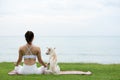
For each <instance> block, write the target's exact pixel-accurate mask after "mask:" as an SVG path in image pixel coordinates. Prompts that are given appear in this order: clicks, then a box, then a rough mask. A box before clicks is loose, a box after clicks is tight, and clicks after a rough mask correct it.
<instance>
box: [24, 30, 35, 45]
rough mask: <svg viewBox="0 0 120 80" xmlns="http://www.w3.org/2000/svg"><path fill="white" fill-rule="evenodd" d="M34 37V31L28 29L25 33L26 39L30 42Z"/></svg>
mask: <svg viewBox="0 0 120 80" xmlns="http://www.w3.org/2000/svg"><path fill="white" fill-rule="evenodd" d="M33 38H34V33H33V32H32V31H27V32H26V33H25V39H26V41H27V43H28V44H30V42H32V40H33Z"/></svg>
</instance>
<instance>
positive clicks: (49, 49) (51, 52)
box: [46, 48, 55, 55]
mask: <svg viewBox="0 0 120 80" xmlns="http://www.w3.org/2000/svg"><path fill="white" fill-rule="evenodd" d="M54 52H55V48H47V52H46V55H52V54H53V53H54Z"/></svg>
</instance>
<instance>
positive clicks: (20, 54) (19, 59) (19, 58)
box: [15, 48, 22, 66]
mask: <svg viewBox="0 0 120 80" xmlns="http://www.w3.org/2000/svg"><path fill="white" fill-rule="evenodd" d="M21 61H22V50H21V48H20V49H19V57H18V60H17V63H16V64H15V66H18V65H19V64H20V63H21Z"/></svg>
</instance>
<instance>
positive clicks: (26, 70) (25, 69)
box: [15, 64, 46, 74]
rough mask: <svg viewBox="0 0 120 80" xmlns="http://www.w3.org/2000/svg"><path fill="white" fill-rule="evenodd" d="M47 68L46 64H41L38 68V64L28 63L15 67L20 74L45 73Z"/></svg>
mask: <svg viewBox="0 0 120 80" xmlns="http://www.w3.org/2000/svg"><path fill="white" fill-rule="evenodd" d="M45 70H46V68H45V67H44V66H41V67H39V68H37V65H36V64H34V65H26V64H23V66H21V65H19V66H16V67H15V71H16V72H17V73H18V74H43V73H44V72H45Z"/></svg>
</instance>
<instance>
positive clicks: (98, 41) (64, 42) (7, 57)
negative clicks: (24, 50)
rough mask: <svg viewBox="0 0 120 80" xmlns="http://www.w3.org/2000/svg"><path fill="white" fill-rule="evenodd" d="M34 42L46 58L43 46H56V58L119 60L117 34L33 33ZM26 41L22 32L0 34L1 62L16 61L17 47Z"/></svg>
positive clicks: (103, 62) (106, 62)
mask: <svg viewBox="0 0 120 80" xmlns="http://www.w3.org/2000/svg"><path fill="white" fill-rule="evenodd" d="M33 43H34V44H35V45H37V46H40V48H41V52H42V59H43V61H46V62H48V61H49V56H47V55H45V52H46V50H47V48H46V47H53V48H54V47H55V48H56V53H57V56H58V62H80V63H102V64H113V63H114V64H117V63H120V37H119V36H118V37H117V36H76V37H72V36H71V37H70V36H67V37H42V36H35V39H34V41H33ZM24 44H26V42H25V39H24V36H1V37H0V62H16V61H17V58H18V49H19V47H20V46H21V45H24Z"/></svg>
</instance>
